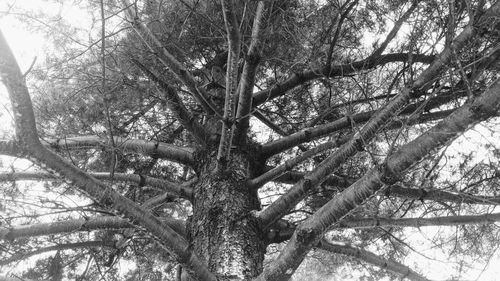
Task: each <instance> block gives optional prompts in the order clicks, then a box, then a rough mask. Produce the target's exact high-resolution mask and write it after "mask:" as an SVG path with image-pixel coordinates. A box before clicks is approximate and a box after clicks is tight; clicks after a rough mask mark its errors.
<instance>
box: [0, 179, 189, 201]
mask: <svg viewBox="0 0 500 281" xmlns="http://www.w3.org/2000/svg"><path fill="white" fill-rule="evenodd" d="M88 174H89V175H91V176H92V177H94V178H96V179H99V180H113V181H118V182H120V181H121V182H131V183H135V184H138V185H139V186H151V187H155V188H158V189H160V190H163V191H165V192H168V193H170V194H171V195H177V196H179V197H182V198H185V199H188V200H191V197H192V196H193V190H192V189H191V188H190V187H188V186H186V185H183V184H180V183H176V182H170V181H168V180H163V179H158V178H154V177H149V176H143V175H138V174H124V173H114V175H113V178H111V174H110V173H88ZM57 179H59V177H57V175H54V174H51V173H44V172H17V173H0V181H16V180H57Z"/></svg>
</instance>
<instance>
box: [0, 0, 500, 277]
mask: <svg viewBox="0 0 500 281" xmlns="http://www.w3.org/2000/svg"><path fill="white" fill-rule="evenodd" d="M4 1H5V0H4ZM7 2H15V3H16V4H15V5H16V6H15V8H14V9H13V10H16V7H17V8H20V9H21V10H22V9H41V10H43V11H44V12H46V13H55V14H57V13H61V14H62V16H63V17H64V18H71V19H72V22H73V23H76V24H80V25H81V26H85V25H86V24H87V25H88V23H89V22H90V19H88V18H85V15H86V13H85V12H82V11H80V10H79V9H78V8H75V7H71V6H68V5H66V6H63V8H61V7H60V4H52V3H51V2H50V1H44V0H20V1H19V0H18V1H13V0H12V1H10V0H8V1H7ZM6 7H7V6H6V3H3V4H2V3H0V29H1V30H2V32H3V33H4V36H5V37H6V39H7V41H8V42H9V44H10V46H11V49H12V50H13V52H14V54H15V56H16V59H17V60H18V63H19V65H20V68H21V70H22V71H23V72H24V71H26V70H27V69H28V68H29V66H30V65H31V63H32V62H33V60H34V58H35V57H37V61H36V64H40V63H42V62H43V61H44V57H45V55H44V54H45V53H46V52H47V50H48V48H50V46H51V44H50V43H49V42H48V41H47V38H45V37H44V35H43V34H41V33H36V32H32V31H29V30H28V29H27V28H26V25H25V24H24V23H21V22H20V21H19V20H18V19H17V18H16V17H13V16H5V14H3V13H2V12H4V11H6ZM87 27H88V26H87ZM88 28H90V27H88ZM8 108H10V104H9V102H8V98H7V95H6V92H5V89H4V87H3V85H0V138H7V137H9V136H12V130H13V129H12V128H13V127H12V119H11V117H10V113H9V110H7V109H8ZM478 131H479V133H478V132H476V133H472V134H479V135H481V134H483V133H484V134H483V135H482V136H483V137H484V136H485V135H487V134H489V132H486V131H483V130H482V129H481V127H479V128H478ZM497 137H498V136H497ZM473 138H476V137H473ZM494 139H495V138H492V139H490V141H494ZM496 139H497V140H498V139H500V138H496ZM454 149H456V150H461V149H462V148H461V146H457V145H455V146H454V147H452V148H450V151H452V150H454ZM478 153H479V154H483V153H484V154H485V153H486V152H478ZM23 165H26V164H23ZM422 230H423V231H424V232H425V233H426V234H427V235H429V237H431V236H432V232H433V231H435V229H433V228H422ZM408 234H409V235H410V236H411V237H412V238H411V239H412V240H413V241H415V242H418V243H419V242H422V241H421V239H422V235H420V234H418V230H415V231H414V230H410V231H409V232H408ZM417 234H418V235H417ZM422 251H424V250H422ZM425 254H426V255H428V256H434V257H435V258H436V259H437V260H435V261H429V260H426V259H423V258H421V257H419V255H417V254H410V255H409V257H408V258H407V261H406V265H408V266H410V267H411V266H412V265H417V267H418V268H425V269H426V271H427V272H424V274H425V276H427V277H430V278H433V279H436V280H444V279H445V278H447V277H449V276H450V273H451V272H453V271H454V269H453V268H451V267H450V266H449V265H448V264H447V263H446V258H447V257H446V255H444V254H443V253H441V252H440V251H439V250H436V249H431V248H429V249H427V250H425ZM438 260H441V261H444V262H440V261H438ZM499 263H500V258H499V257H498V253H497V255H496V257H495V259H493V260H492V262H491V264H490V265H489V266H488V267H487V268H486V270H485V272H484V273H483V274H482V275H481V278H480V280H486V281H488V280H491V281H493V280H500V277H499V276H500V267H498V266H497V264H499ZM480 270H482V268H480V266H479V265H478V271H476V272H470V273H471V275H470V277H471V278H476V277H477V276H478V274H479V272H480ZM0 272H1V270H0Z"/></svg>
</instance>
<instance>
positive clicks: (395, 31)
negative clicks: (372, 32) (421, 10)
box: [371, 0, 419, 58]
mask: <svg viewBox="0 0 500 281" xmlns="http://www.w3.org/2000/svg"><path fill="white" fill-rule="evenodd" d="M418 3H419V1H416V0H414V1H413V3H412V4H411V6H410V8H409V9H408V11H406V12H405V13H404V14H403V16H401V18H400V19H399V20H397V21H396V22H395V23H394V26H393V27H392V29H391V31H390V32H389V34H387V37H386V38H385V40H384V42H382V44H381V45H380V47H378V48H377V49H376V50H375V51H373V53H372V54H371V56H372V57H375V58H376V57H379V56H380V55H381V54H382V53H383V52H384V51H385V48H387V45H389V43H390V42H391V41H392V39H394V37H396V34H398V31H399V29H400V28H401V26H402V25H403V23H404V22H405V21H406V20H407V19H408V18H409V17H410V15H411V14H412V13H413V11H414V10H415V9H416V8H417V6H418Z"/></svg>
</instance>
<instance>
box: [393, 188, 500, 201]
mask: <svg viewBox="0 0 500 281" xmlns="http://www.w3.org/2000/svg"><path fill="white" fill-rule="evenodd" d="M385 195H386V196H397V197H400V198H406V199H414V200H432V201H441V202H454V203H460V204H482V205H500V197H498V196H479V195H471V194H465V193H452V192H448V191H444V190H438V189H431V190H424V189H415V188H404V187H402V186H401V185H398V184H395V185H392V186H390V187H389V188H388V189H387V190H386V191H385Z"/></svg>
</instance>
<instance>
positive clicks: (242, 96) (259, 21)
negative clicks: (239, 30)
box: [235, 1, 267, 143]
mask: <svg viewBox="0 0 500 281" xmlns="http://www.w3.org/2000/svg"><path fill="white" fill-rule="evenodd" d="M265 5H266V4H265V3H264V2H263V1H260V2H259V4H257V10H256V11H255V17H254V21H253V27H252V40H251V42H250V47H249V48H248V53H247V55H246V58H245V65H244V66H243V73H242V74H241V79H240V88H239V101H238V110H237V112H236V122H237V123H236V132H235V139H236V143H242V142H243V141H244V140H245V137H246V132H247V130H248V126H249V120H250V114H251V110H252V93H253V88H254V84H255V74H256V72H257V67H258V65H259V62H260V56H261V54H260V52H261V50H260V48H261V43H262V42H261V41H262V39H261V37H262V29H263V28H264V18H265V16H266V11H267V8H266V7H265Z"/></svg>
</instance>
